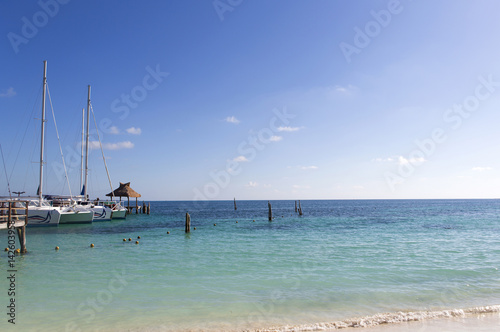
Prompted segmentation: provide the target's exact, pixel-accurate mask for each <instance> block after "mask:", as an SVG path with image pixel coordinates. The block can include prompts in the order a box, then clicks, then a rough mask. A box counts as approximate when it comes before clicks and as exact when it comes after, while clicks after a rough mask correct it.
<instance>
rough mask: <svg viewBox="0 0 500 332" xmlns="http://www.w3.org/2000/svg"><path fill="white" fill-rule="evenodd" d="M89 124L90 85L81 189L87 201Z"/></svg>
mask: <svg viewBox="0 0 500 332" xmlns="http://www.w3.org/2000/svg"><path fill="white" fill-rule="evenodd" d="M89 123H90V85H89V91H88V97H87V130H86V131H87V133H86V138H85V182H84V187H83V196H84V199H87V178H88V175H89Z"/></svg>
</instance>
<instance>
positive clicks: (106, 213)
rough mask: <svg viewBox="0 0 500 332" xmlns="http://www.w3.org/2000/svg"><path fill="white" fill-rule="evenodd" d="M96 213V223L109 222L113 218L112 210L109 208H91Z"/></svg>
mask: <svg viewBox="0 0 500 332" xmlns="http://www.w3.org/2000/svg"><path fill="white" fill-rule="evenodd" d="M91 210H92V211H93V213H94V221H109V220H111V217H112V211H111V208H109V207H107V206H94V207H92V208H91Z"/></svg>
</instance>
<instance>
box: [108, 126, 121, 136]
mask: <svg viewBox="0 0 500 332" xmlns="http://www.w3.org/2000/svg"><path fill="white" fill-rule="evenodd" d="M109 133H110V134H114V135H118V134H119V133H120V130H119V129H118V127H117V126H111V127H110V128H109Z"/></svg>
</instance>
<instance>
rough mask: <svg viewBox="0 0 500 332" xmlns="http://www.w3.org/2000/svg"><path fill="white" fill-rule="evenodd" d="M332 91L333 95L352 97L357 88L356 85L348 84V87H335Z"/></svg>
mask: <svg viewBox="0 0 500 332" xmlns="http://www.w3.org/2000/svg"><path fill="white" fill-rule="evenodd" d="M330 89H331V90H330V91H331V93H332V94H337V95H338V94H342V95H352V94H353V93H354V92H355V91H356V89H357V88H356V87H355V86H354V85H351V84H348V85H347V86H341V85H335V86H334V87H332V88H330Z"/></svg>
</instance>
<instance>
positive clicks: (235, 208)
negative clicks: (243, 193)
mask: <svg viewBox="0 0 500 332" xmlns="http://www.w3.org/2000/svg"><path fill="white" fill-rule="evenodd" d="M236 210H238V208H237V207H236V197H235V198H234V211H236Z"/></svg>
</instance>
